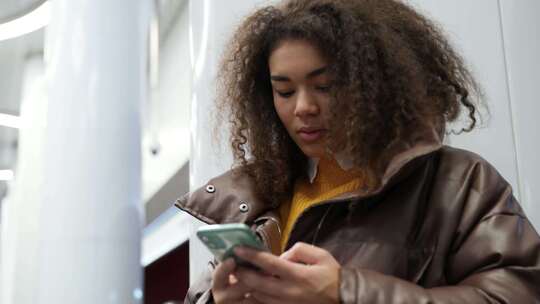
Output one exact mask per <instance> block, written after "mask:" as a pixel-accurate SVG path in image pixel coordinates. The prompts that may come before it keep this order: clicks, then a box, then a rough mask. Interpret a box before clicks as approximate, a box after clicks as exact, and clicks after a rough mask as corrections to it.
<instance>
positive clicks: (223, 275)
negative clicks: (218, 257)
mask: <svg viewBox="0 0 540 304" xmlns="http://www.w3.org/2000/svg"><path fill="white" fill-rule="evenodd" d="M235 268H236V264H235V262H234V260H233V259H232V258H229V259H227V260H225V261H223V262H221V263H220V264H219V265H218V266H217V267H216V270H214V274H213V275H212V284H213V285H214V287H215V288H217V289H223V288H225V287H227V286H228V285H229V275H230V274H231V273H232V272H233V271H234V269H235Z"/></svg>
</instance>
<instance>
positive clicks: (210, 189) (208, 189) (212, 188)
mask: <svg viewBox="0 0 540 304" xmlns="http://www.w3.org/2000/svg"><path fill="white" fill-rule="evenodd" d="M206 192H208V193H214V192H216V187H214V185H208V186H206Z"/></svg>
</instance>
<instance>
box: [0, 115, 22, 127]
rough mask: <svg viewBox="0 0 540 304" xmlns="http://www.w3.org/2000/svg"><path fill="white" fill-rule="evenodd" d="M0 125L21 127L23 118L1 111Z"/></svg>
mask: <svg viewBox="0 0 540 304" xmlns="http://www.w3.org/2000/svg"><path fill="white" fill-rule="evenodd" d="M0 126H4V127H10V128H15V129H19V128H20V127H21V118H20V117H19V116H15V115H9V114H4V113H0Z"/></svg>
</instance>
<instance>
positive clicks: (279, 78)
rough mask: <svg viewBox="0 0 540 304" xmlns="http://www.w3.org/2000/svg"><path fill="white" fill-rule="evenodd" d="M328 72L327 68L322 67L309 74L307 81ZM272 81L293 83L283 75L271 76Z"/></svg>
mask: <svg viewBox="0 0 540 304" xmlns="http://www.w3.org/2000/svg"><path fill="white" fill-rule="evenodd" d="M326 71H327V67H326V66H324V67H320V68H317V69H315V70H313V71H311V72H309V73H307V75H306V79H310V78H313V77H317V76H319V75H321V74H324V73H326ZM270 80H272V81H279V82H287V81H291V79H290V78H289V77H287V76H282V75H271V76H270Z"/></svg>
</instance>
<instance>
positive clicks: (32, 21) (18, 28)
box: [0, 1, 51, 41]
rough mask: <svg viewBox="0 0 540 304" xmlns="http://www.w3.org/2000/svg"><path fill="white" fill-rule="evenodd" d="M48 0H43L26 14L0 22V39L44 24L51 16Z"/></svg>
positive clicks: (18, 34) (33, 29)
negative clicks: (43, 0)
mask: <svg viewBox="0 0 540 304" xmlns="http://www.w3.org/2000/svg"><path fill="white" fill-rule="evenodd" d="M50 6H51V4H50V1H45V2H44V3H43V4H41V5H40V6H38V7H37V8H36V9H34V10H33V11H31V12H29V13H28V14H26V15H24V16H22V17H19V18H17V19H14V20H11V21H8V22H5V23H1V24H0V41H2V40H7V39H11V38H15V37H19V36H22V35H25V34H28V33H31V32H33V31H36V30H39V29H40V28H42V27H44V26H46V25H47V24H48V23H49V20H50V18H51V7H50Z"/></svg>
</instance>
